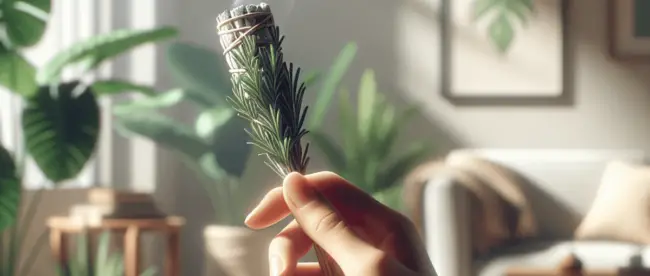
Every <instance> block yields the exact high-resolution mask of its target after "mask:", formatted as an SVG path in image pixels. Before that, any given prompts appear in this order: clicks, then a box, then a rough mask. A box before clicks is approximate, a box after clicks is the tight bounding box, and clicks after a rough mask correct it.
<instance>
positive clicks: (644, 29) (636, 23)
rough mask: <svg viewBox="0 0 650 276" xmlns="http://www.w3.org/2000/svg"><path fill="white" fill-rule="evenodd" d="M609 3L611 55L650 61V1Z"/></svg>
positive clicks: (614, 0)
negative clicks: (649, 15)
mask: <svg viewBox="0 0 650 276" xmlns="http://www.w3.org/2000/svg"><path fill="white" fill-rule="evenodd" d="M608 4H609V7H608V8H609V9H608V20H607V21H608V31H609V51H610V55H611V56H612V57H613V58H615V59H619V60H625V61H650V18H649V17H648V16H647V15H648V14H649V13H650V1H647V0H646V1H643V0H609V1H608ZM644 11H645V14H644V15H643V16H639V14H641V13H643V12H644Z"/></svg>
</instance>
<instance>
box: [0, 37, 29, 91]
mask: <svg viewBox="0 0 650 276" xmlns="http://www.w3.org/2000/svg"><path fill="white" fill-rule="evenodd" d="M35 75H36V69H34V66H32V64H30V63H29V61H27V60H26V59H25V58H24V57H23V56H22V55H21V54H20V53H19V52H17V51H7V50H3V49H1V48H0V86H4V87H6V88H7V89H9V91H11V92H14V93H17V94H19V95H21V96H23V97H31V96H32V95H34V93H36V88H37V85H36V81H35V80H34V76H35Z"/></svg>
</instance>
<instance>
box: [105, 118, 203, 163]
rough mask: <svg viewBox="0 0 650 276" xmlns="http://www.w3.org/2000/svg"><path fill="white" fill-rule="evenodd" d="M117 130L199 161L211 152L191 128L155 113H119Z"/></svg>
mask: <svg viewBox="0 0 650 276" xmlns="http://www.w3.org/2000/svg"><path fill="white" fill-rule="evenodd" d="M115 115H116V118H117V120H116V124H115V127H116V129H117V130H118V131H119V132H120V133H122V134H123V135H126V136H132V135H137V136H142V137H144V138H147V139H150V140H152V141H153V142H155V143H158V144H160V145H162V146H164V147H166V148H168V149H171V150H176V151H178V152H180V153H182V154H185V155H186V156H187V157H188V158H190V159H191V160H198V159H199V158H200V157H201V156H202V155H203V154H204V153H206V152H208V151H209V150H210V147H209V145H207V144H206V143H204V142H203V141H202V140H201V139H200V138H199V137H198V136H196V134H194V132H193V131H192V129H191V128H188V127H186V126H185V125H183V124H182V123H179V122H176V121H174V120H172V119H170V118H168V117H166V116H164V115H162V114H159V113H156V112H153V111H141V112H137V113H130V114H126V113H117V114H115Z"/></svg>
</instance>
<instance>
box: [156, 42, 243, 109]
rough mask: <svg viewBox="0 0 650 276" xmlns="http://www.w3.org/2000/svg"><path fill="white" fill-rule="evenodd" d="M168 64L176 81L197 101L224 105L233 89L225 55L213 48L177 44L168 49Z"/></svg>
mask: <svg viewBox="0 0 650 276" xmlns="http://www.w3.org/2000/svg"><path fill="white" fill-rule="evenodd" d="M167 64H168V65H169V66H168V67H169V70H170V72H171V74H172V78H173V79H174V81H175V82H176V83H177V84H178V85H179V86H181V87H182V88H184V89H186V90H187V91H188V93H191V94H192V95H193V96H194V97H195V98H196V100H199V101H205V102H208V103H209V104H212V105H215V104H220V103H224V102H225V98H226V97H227V96H228V95H229V94H230V91H231V90H232V86H231V82H230V73H229V72H228V70H227V68H226V67H225V61H224V59H223V57H222V55H221V54H219V53H217V52H214V51H212V50H210V49H206V48H202V47H199V46H195V45H192V44H187V43H174V44H172V45H170V46H169V47H168V48H167Z"/></svg>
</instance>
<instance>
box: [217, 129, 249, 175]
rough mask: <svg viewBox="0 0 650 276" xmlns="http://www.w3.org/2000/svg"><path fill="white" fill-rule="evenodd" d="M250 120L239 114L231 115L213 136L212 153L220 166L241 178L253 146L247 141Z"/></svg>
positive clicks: (229, 173)
mask: <svg viewBox="0 0 650 276" xmlns="http://www.w3.org/2000/svg"><path fill="white" fill-rule="evenodd" d="M247 125H248V122H247V121H245V120H244V119H242V118H241V117H239V116H231V118H230V119H229V120H228V121H226V122H225V124H223V125H222V126H220V127H219V128H216V129H215V132H214V134H213V137H212V139H213V140H212V153H214V156H215V157H216V158H217V163H218V164H219V166H220V167H221V168H222V169H223V170H224V171H226V172H227V173H228V175H230V176H235V177H237V178H240V177H241V176H242V175H243V174H244V170H245V169H246V163H247V162H248V158H249V156H250V153H251V151H252V150H253V146H252V145H251V144H249V143H245V142H244V141H246V139H248V137H249V136H248V133H246V126H247Z"/></svg>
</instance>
